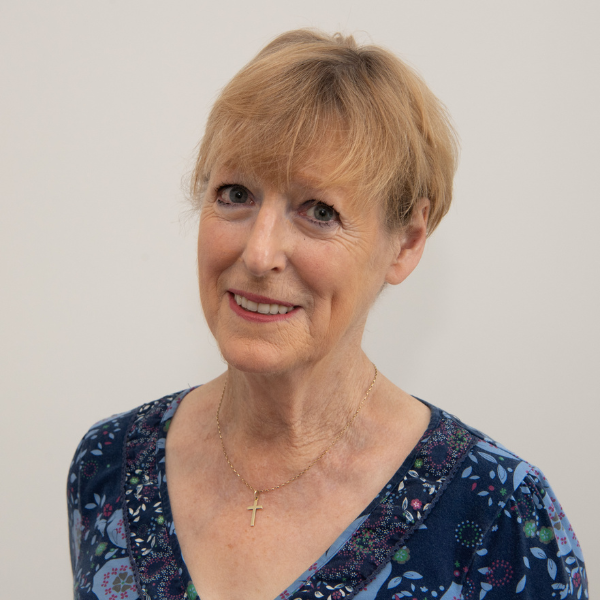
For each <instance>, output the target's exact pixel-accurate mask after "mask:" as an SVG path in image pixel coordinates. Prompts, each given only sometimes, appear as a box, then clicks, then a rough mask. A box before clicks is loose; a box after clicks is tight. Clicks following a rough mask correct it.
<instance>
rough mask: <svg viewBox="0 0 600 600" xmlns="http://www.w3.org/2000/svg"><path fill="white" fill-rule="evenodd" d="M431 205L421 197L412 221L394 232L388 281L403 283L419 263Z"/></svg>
mask: <svg viewBox="0 0 600 600" xmlns="http://www.w3.org/2000/svg"><path fill="white" fill-rule="evenodd" d="M430 206H431V203H430V202H429V199H428V198H420V199H419V200H418V201H417V203H416V205H415V207H414V209H413V214H412V217H411V220H410V222H409V223H408V224H407V225H405V226H404V227H403V228H402V229H401V230H400V231H399V232H398V233H394V234H392V235H393V236H394V257H393V261H392V263H391V264H390V266H389V268H388V271H387V274H386V277H385V281H386V283H390V284H391V285H398V284H399V283H402V282H403V281H404V280H405V279H406V278H407V277H408V276H409V275H410V274H411V273H412V271H413V269H414V268H415V267H416V266H417V265H418V264H419V261H420V260H421V256H422V255H423V250H424V249H425V240H426V239H427V219H428V218H429V209H430Z"/></svg>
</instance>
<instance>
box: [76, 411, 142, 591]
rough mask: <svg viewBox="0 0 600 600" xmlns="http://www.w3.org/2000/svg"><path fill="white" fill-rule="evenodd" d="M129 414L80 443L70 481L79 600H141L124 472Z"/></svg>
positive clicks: (97, 428)
mask: <svg viewBox="0 0 600 600" xmlns="http://www.w3.org/2000/svg"><path fill="white" fill-rule="evenodd" d="M129 420H130V416H129V414H128V413H125V414H123V415H116V416H114V417H111V418H109V419H106V420H104V421H100V422H99V423H96V424H95V425H94V426H93V427H92V428H91V429H90V430H89V431H88V432H87V433H86V434H85V436H84V437H83V439H82V440H81V442H80V443H79V445H78V447H77V450H76V451H75V455H74V457H73V461H72V463H71V467H70V470H69V476H68V480H67V509H68V518H69V542H70V549H71V566H72V570H73V597H74V598H75V600H97V599H98V598H104V597H106V598H108V597H109V596H110V594H109V595H107V594H108V592H109V591H111V593H115V594H116V592H117V591H118V592H119V594H117V595H113V596H110V598H113V597H114V598H117V597H118V598H119V599H123V600H134V599H135V598H137V597H138V595H137V591H136V588H135V584H134V582H133V575H132V573H131V568H130V566H129V558H128V555H127V538H126V534H125V527H124V519H123V510H122V501H121V486H120V482H121V471H122V464H123V460H122V454H123V444H124V437H125V433H126V430H127V425H128V422H129Z"/></svg>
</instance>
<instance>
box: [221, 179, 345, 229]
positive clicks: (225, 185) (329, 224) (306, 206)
mask: <svg viewBox="0 0 600 600" xmlns="http://www.w3.org/2000/svg"><path fill="white" fill-rule="evenodd" d="M234 186H235V187H240V188H242V189H243V190H246V192H247V193H248V195H251V194H250V191H249V190H248V189H247V188H245V187H244V186H243V185H240V184H239V183H222V184H220V185H218V186H216V187H215V194H216V197H217V203H218V204H220V205H221V206H232V204H230V203H229V202H223V200H221V193H222V192H223V190H225V189H227V188H229V187H234ZM319 204H321V205H323V206H326V207H327V208H331V210H333V212H334V218H333V219H332V220H331V221H318V220H317V219H312V218H311V217H308V216H307V217H306V218H307V219H308V220H309V221H310V222H311V223H312V224H313V225H317V226H319V227H325V228H327V227H333V226H335V225H337V224H338V223H339V221H340V213H339V212H338V211H337V210H336V209H335V207H334V206H333V205H331V204H327V203H326V202H323V201H322V200H308V201H307V202H304V204H303V205H302V206H303V212H306V211H307V210H309V209H311V208H313V207H315V206H318V205H319Z"/></svg>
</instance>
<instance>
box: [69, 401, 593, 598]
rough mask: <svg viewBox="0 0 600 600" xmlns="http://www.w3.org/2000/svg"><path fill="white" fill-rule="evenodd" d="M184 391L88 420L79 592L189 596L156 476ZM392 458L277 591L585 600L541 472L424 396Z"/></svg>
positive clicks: (74, 523)
mask: <svg viewBox="0 0 600 600" xmlns="http://www.w3.org/2000/svg"><path fill="white" fill-rule="evenodd" d="M188 392H189V390H186V391H184V392H180V393H178V394H173V395H171V396H166V397H164V398H161V399H160V400H156V401H155V402H150V403H149V404H145V405H143V406H141V407H140V408H137V409H135V410H133V411H130V412H128V413H124V414H121V415H116V416H114V417H111V418H109V419H106V420H104V421H100V422H99V423H97V424H96V425H94V426H93V427H92V428H91V429H90V430H89V431H88V432H87V434H86V435H85V437H84V438H83V440H82V441H81V443H80V444H79V447H78V448H77V451H76V453H75V457H74V459H73V462H72V464H71V470H70V473H69V480H68V487H67V496H68V505H69V526H70V533H71V535H70V540H71V561H72V566H73V577H74V597H75V599H76V600H136V599H137V598H139V599H141V600H196V599H197V598H198V594H197V593H196V590H195V588H194V584H193V583H192V580H191V578H190V575H189V573H188V570H187V568H186V566H185V563H184V561H183V557H182V555H181V549H180V547H179V543H178V541H177V534H176V532H175V528H174V525H173V517H172V514H171V507H170V503H169V495H168V490H167V484H166V478H165V441H166V434H167V430H168V428H169V425H170V422H171V419H172V417H173V415H174V413H175V411H176V410H177V407H178V406H179V404H180V402H181V400H182V399H183V397H184V396H185V395H186V394H187V393H188ZM428 406H429V407H430V409H431V421H430V423H429V427H428V428H427V431H426V432H425V433H424V434H423V436H422V438H421V439H420V441H419V442H418V444H417V445H416V446H415V448H414V449H413V451H412V452H411V454H410V455H409V456H408V457H407V458H406V460H405V461H404V463H403V464H402V466H401V467H400V469H398V471H397V472H396V474H395V475H394V476H393V477H392V479H391V480H390V481H389V483H388V484H387V485H386V486H385V487H384V488H383V489H382V490H381V491H380V492H379V494H378V495H377V497H376V498H374V499H373V501H372V502H371V503H370V504H369V506H367V507H366V508H365V510H364V511H363V512H362V514H361V515H359V516H358V518H357V519H356V520H355V521H354V522H352V523H351V524H350V525H349V526H348V528H347V529H346V531H344V533H343V534H342V535H341V536H340V537H339V538H338V540H337V541H336V542H335V543H334V544H333V545H332V546H331V547H330V548H329V549H328V550H327V552H326V553H325V554H324V555H323V556H321V557H320V558H319V559H318V560H317V562H316V563H314V564H313V565H312V566H311V567H310V568H309V569H308V570H307V571H306V572H305V573H303V574H302V575H301V576H300V577H299V578H298V579H297V580H296V581H295V582H293V583H292V584H291V585H290V586H289V587H288V588H287V589H286V590H284V591H283V592H282V593H281V594H280V596H279V597H278V598H280V599H281V600H319V599H320V600H342V599H343V600H350V599H351V598H354V599H355V600H375V599H377V600H401V599H404V598H406V599H408V600H483V598H485V597H487V599H488V600H508V599H512V598H514V599H521V600H525V599H528V600H545V599H550V598H556V599H557V600H558V599H560V600H564V599H567V598H568V599H575V598H576V599H581V598H588V587H587V576H586V570H585V565H584V561H583V555H582V552H581V548H580V546H579V542H578V541H577V538H576V536H575V533H574V532H573V529H572V527H571V526H570V525H569V521H568V520H567V518H566V516H565V514H564V513H563V511H562V509H561V507H560V504H559V503H558V501H557V500H556V497H555V495H554V493H553V492H552V489H551V488H550V486H549V485H548V482H547V481H546V478H545V477H544V475H543V474H542V473H541V471H539V470H538V469H537V468H536V467H534V466H532V465H530V464H529V463H527V462H525V461H523V460H522V459H521V458H519V457H518V456H516V455H515V454H513V453H512V452H509V451H508V450H506V449H505V448H504V447H502V446H501V445H500V444H498V443H496V442H494V441H493V440H491V439H489V438H488V437H486V436H485V435H483V434H482V433H480V432H478V431H477V430H475V429H472V428H471V427H468V426H466V425H464V424H463V423H462V422H461V421H459V420H458V419H457V418H456V417H453V416H452V415H450V414H448V413H446V412H444V411H441V410H440V409H438V408H436V407H434V406H431V405H428Z"/></svg>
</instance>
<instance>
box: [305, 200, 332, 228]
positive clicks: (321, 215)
mask: <svg viewBox="0 0 600 600" xmlns="http://www.w3.org/2000/svg"><path fill="white" fill-rule="evenodd" d="M306 214H307V215H308V216H309V217H311V218H312V219H315V221H320V222H321V223H327V222H328V221H333V220H334V219H337V217H338V213H337V211H336V210H335V208H333V206H329V205H328V204H324V203H323V202H317V203H316V204H315V205H314V206H311V207H310V208H309V209H308V210H307V211H306Z"/></svg>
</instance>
